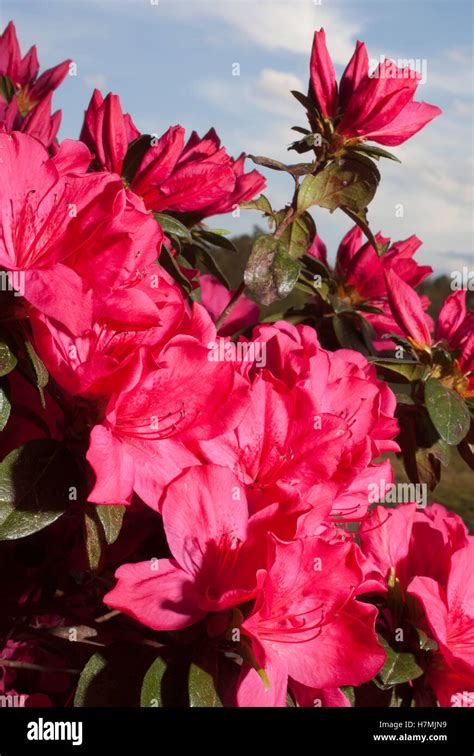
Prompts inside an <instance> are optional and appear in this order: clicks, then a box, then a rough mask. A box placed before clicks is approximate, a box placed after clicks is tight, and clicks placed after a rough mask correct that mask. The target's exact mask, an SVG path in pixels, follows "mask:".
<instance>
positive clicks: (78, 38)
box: [0, 0, 474, 272]
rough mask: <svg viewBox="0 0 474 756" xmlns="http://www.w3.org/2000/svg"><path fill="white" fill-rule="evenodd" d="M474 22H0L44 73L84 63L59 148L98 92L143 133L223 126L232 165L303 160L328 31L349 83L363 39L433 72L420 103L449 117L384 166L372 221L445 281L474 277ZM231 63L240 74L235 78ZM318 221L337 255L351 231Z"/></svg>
mask: <svg viewBox="0 0 474 756" xmlns="http://www.w3.org/2000/svg"><path fill="white" fill-rule="evenodd" d="M472 14H473V5H472V3H471V1H470V0H449V2H447V1H446V0H429V1H428V2H419V1H418V0H398V1H397V2H396V1H395V0H361V1H359V0H345V1H343V2H336V1H335V0H322V2H321V5H318V4H317V3H315V2H314V1H313V0H0V22H1V25H2V26H5V25H6V23H7V22H8V21H9V20H10V19H13V20H14V21H15V23H16V26H17V31H18V36H19V39H20V43H21V46H22V49H23V50H24V51H26V49H27V48H28V47H29V46H30V45H31V44H33V43H36V44H37V46H38V54H39V59H40V63H41V65H42V67H43V68H45V67H49V66H51V65H54V64H55V63H58V62H60V61H61V60H64V58H72V59H73V60H74V61H75V63H76V64H77V76H68V77H67V79H66V81H65V82H64V84H63V85H62V87H61V88H60V89H59V90H58V91H57V93H56V96H55V105H56V107H60V108H62V110H63V123H62V127H61V132H60V135H61V137H77V136H78V134H79V131H80V125H81V121H82V115H83V111H84V109H85V107H86V106H87V103H88V101H89V99H90V95H91V93H92V89H93V87H94V86H98V87H99V88H100V89H101V90H102V91H103V92H104V93H106V92H108V91H113V92H115V93H117V94H119V95H120V97H121V100H122V104H123V108H124V110H126V111H128V112H130V113H131V114H132V116H133V118H134V121H135V123H136V124H137V126H138V127H139V128H140V129H141V130H142V131H145V132H152V133H157V134H161V133H162V132H163V131H165V130H166V129H167V128H168V126H170V125H172V124H174V123H182V124H183V125H184V126H185V127H186V128H187V129H189V130H192V129H196V130H197V131H199V132H200V133H203V132H205V131H206V130H207V129H208V128H209V127H210V126H214V127H215V128H216V130H217V131H218V133H219V135H220V136H221V138H222V141H223V143H224V144H225V145H226V146H227V148H228V149H229V151H230V152H231V153H232V154H234V155H236V154H239V153H240V152H241V151H243V150H244V151H246V152H250V153H255V154H266V155H270V156H272V157H276V158H278V159H283V160H287V161H289V162H292V161H293V160H294V159H295V157H296V155H295V153H293V156H292V153H289V154H288V153H287V152H286V147H287V145H288V144H289V143H290V141H292V139H293V138H294V133H293V132H291V131H290V127H291V126H293V125H297V124H299V125H305V123H304V113H303V112H302V109H301V107H300V106H299V105H298V104H297V102H296V101H294V100H293V98H292V97H291V96H290V95H289V94H288V92H289V90H290V89H294V88H305V87H306V82H307V76H308V61H309V54H310V48H311V37H312V33H313V31H314V30H315V29H317V28H320V27H321V26H324V28H325V29H326V35H327V40H328V46H329V49H330V52H331V54H332V56H333V58H334V60H335V63H336V70H337V72H338V74H340V73H341V72H342V70H343V68H344V65H345V63H346V62H347V60H348V58H349V57H350V55H351V54H352V49H353V47H354V44H355V41H356V39H361V40H363V41H365V42H366V44H367V46H368V50H369V56H370V57H371V58H374V59H375V58H378V57H379V56H380V55H386V56H387V57H391V58H395V59H399V58H414V59H418V60H420V61H425V63H424V65H426V71H427V80H426V83H424V84H422V85H420V87H419V90H418V94H417V97H416V99H418V100H424V101H426V102H430V103H433V104H436V105H439V106H440V107H441V108H442V109H443V111H444V113H443V115H442V116H441V117H440V118H438V119H436V120H435V121H433V122H432V123H431V124H429V125H428V126H427V127H426V128H425V129H424V130H423V131H422V132H420V133H419V134H418V135H417V136H415V137H414V138H413V139H412V140H410V141H408V142H407V143H406V144H405V145H402V146H401V147H399V148H396V149H395V150H394V151H395V152H396V154H397V155H398V157H399V158H400V159H401V160H402V165H398V164H396V163H392V162H391V161H385V162H384V163H383V164H382V166H381V168H382V182H381V184H380V187H379V190H378V194H377V197H376V199H375V200H374V202H373V203H372V204H371V206H370V208H369V219H370V221H371V225H372V227H373V228H374V230H381V231H382V232H383V233H384V234H385V235H386V236H391V237H392V238H393V239H394V240H395V239H404V238H406V237H407V236H409V235H411V234H412V233H416V234H418V236H419V237H420V238H421V239H422V240H423V247H422V248H421V250H420V252H419V253H418V258H419V260H420V262H423V263H424V264H431V265H432V266H433V267H434V268H435V270H436V271H438V272H442V271H451V270H455V269H460V268H462V266H466V265H469V266H470V267H473V250H474V239H473V216H474V213H473V194H472V178H473V110H472V95H473V39H472ZM234 63H239V65H240V76H233V75H232V65H233V64H234ZM296 159H297V157H296ZM265 173H266V175H267V177H268V178H269V182H270V185H269V188H268V190H267V191H266V193H267V194H268V196H269V197H270V199H271V200H272V202H273V204H274V206H277V205H279V206H283V205H284V204H285V202H286V201H287V200H288V199H289V195H290V192H291V181H289V180H288V179H287V177H286V176H283V175H279V174H275V173H272V172H270V171H266V172H265ZM400 203H401V204H402V205H403V210H404V215H403V217H397V216H396V207H395V206H396V205H398V204H400ZM314 217H315V220H316V223H317V226H318V231H319V233H320V234H321V236H322V237H323V238H324V239H325V241H326V242H327V244H328V247H329V249H330V250H332V251H333V252H334V250H335V249H336V247H337V243H338V241H339V240H340V238H341V236H342V235H343V233H344V232H345V231H346V230H347V228H348V223H349V222H348V220H347V219H346V218H345V217H344V216H343V215H342V214H341V215H339V214H338V213H335V214H334V215H332V216H331V215H330V214H329V213H328V212H327V211H324V210H320V211H317V212H315V213H314ZM258 221H260V217H259V216H258V214H256V213H252V212H250V211H248V212H246V213H243V214H242V217H241V218H240V219H232V218H228V217H225V219H224V218H216V219H213V220H212V221H211V224H213V225H216V226H220V227H221V226H225V227H227V228H229V229H230V230H231V231H233V232H240V231H244V230H247V229H250V228H251V227H252V226H253V224H254V223H255V222H258Z"/></svg>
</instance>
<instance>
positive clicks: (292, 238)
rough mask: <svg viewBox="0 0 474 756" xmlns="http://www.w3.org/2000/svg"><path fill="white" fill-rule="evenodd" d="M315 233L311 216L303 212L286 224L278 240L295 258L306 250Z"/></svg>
mask: <svg viewBox="0 0 474 756" xmlns="http://www.w3.org/2000/svg"><path fill="white" fill-rule="evenodd" d="M277 222H279V221H277ZM315 235H316V226H315V223H314V220H313V218H312V217H311V215H310V214H309V213H303V215H300V216H299V217H298V218H297V219H296V220H294V221H293V223H290V225H289V226H287V228H286V229H285V231H284V232H283V234H282V235H281V237H280V241H282V242H283V243H284V244H285V246H286V248H287V250H288V254H289V255H290V257H292V258H293V259H294V260H297V259H299V258H300V257H302V256H303V255H304V254H305V253H306V252H307V251H308V249H309V247H310V246H311V242H312V241H313V239H314V237H315Z"/></svg>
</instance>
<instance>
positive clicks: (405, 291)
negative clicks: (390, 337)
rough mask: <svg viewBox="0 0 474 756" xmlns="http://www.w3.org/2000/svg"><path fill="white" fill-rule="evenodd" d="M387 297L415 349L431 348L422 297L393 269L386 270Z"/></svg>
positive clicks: (398, 323)
mask: <svg viewBox="0 0 474 756" xmlns="http://www.w3.org/2000/svg"><path fill="white" fill-rule="evenodd" d="M385 281H386V285H387V297H388V301H389V304H390V309H391V311H392V315H393V318H394V320H395V322H396V323H397V325H398V326H399V328H401V330H402V332H403V333H404V334H405V335H406V336H407V338H408V340H409V341H410V343H411V344H412V345H413V346H414V348H415V349H422V350H427V351H429V350H430V347H431V344H432V341H431V335H430V329H429V327H428V325H427V322H426V316H425V313H424V312H423V304H422V302H421V299H420V297H419V296H418V294H417V293H416V291H415V290H414V289H412V287H411V286H410V285H409V284H407V283H405V281H403V280H402V279H401V278H400V276H398V275H397V274H396V273H395V271H393V270H390V269H388V270H386V271H385Z"/></svg>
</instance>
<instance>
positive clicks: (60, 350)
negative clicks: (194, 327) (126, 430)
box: [31, 268, 190, 399]
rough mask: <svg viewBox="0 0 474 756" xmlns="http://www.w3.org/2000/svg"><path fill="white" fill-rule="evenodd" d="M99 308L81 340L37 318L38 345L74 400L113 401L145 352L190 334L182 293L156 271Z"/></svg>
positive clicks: (36, 315)
mask: <svg viewBox="0 0 474 756" xmlns="http://www.w3.org/2000/svg"><path fill="white" fill-rule="evenodd" d="M119 291H120V293H121V295H123V296H120V297H119V298H118V299H117V297H110V298H109V299H108V300H107V302H106V303H104V304H102V305H101V306H100V307H99V308H98V312H97V313H96V315H97V320H95V321H94V322H93V324H92V326H91V328H89V329H88V330H85V331H83V332H82V333H80V334H79V335H76V336H75V335H73V334H71V333H70V332H69V331H68V329H67V328H65V327H64V326H63V325H61V324H60V323H58V322H57V321H55V320H52V319H51V318H48V317H46V316H45V315H42V314H41V313H33V315H32V317H31V325H32V329H33V336H34V343H35V347H36V349H37V351H38V353H39V354H41V359H42V360H43V362H44V364H45V365H46V367H47V368H48V371H49V373H50V374H51V375H52V376H53V377H54V379H55V380H56V381H57V383H58V384H59V385H60V386H61V387H62V388H63V389H65V390H66V391H67V392H68V393H69V394H70V395H71V396H76V395H79V396H84V397H86V398H89V399H92V398H99V397H104V396H105V397H109V396H110V395H111V394H114V393H116V392H117V390H118V388H119V387H120V386H121V385H125V384H126V383H128V381H129V380H130V377H131V375H133V374H134V372H135V370H136V367H137V353H138V350H139V349H140V348H141V347H153V348H154V349H155V350H159V348H160V347H161V346H163V345H164V344H165V343H166V342H167V341H169V339H170V338H171V337H172V336H173V335H175V334H176V333H177V332H178V328H180V326H181V328H183V325H184V327H185V328H186V326H187V321H188V320H190V319H189V317H187V318H186V319H185V304H184V300H183V296H182V294H181V293H180V290H179V289H178V287H177V286H176V285H175V284H174V283H170V282H169V280H168V277H167V275H166V273H165V272H164V271H162V270H161V269H159V268H156V273H152V274H149V275H147V276H145V277H144V278H143V279H141V280H140V281H139V282H138V283H137V284H136V285H134V286H130V287H128V288H124V289H123V290H119Z"/></svg>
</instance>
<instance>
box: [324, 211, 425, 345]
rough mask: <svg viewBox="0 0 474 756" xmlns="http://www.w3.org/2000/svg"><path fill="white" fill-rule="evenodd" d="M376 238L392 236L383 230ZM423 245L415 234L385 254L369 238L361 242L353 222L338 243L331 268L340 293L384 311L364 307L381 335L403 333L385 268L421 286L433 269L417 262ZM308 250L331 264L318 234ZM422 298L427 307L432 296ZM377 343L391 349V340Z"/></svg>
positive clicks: (358, 303)
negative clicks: (390, 298) (334, 261)
mask: <svg viewBox="0 0 474 756" xmlns="http://www.w3.org/2000/svg"><path fill="white" fill-rule="evenodd" d="M375 238H376V240H377V242H378V243H379V244H386V243H387V242H390V239H387V238H384V237H383V236H382V235H381V234H376V237H375ZM420 245H421V241H420V239H418V237H417V236H415V235H413V236H410V237H409V238H408V239H405V240H404V241H398V242H394V243H393V244H392V245H391V246H390V247H389V248H388V250H387V251H386V252H385V254H383V255H382V256H379V255H378V254H377V252H376V251H375V249H374V248H373V246H372V245H371V244H370V243H369V242H366V243H365V244H362V231H361V230H360V228H359V227H358V226H353V228H352V229H351V230H350V231H348V233H347V234H346V235H345V236H344V238H343V239H342V241H341V243H340V245H339V248H338V251H337V256H336V263H335V266H334V270H330V274H331V276H332V277H333V278H334V279H335V280H336V282H337V286H338V288H337V296H338V297H339V298H340V299H342V300H346V301H347V302H348V303H349V304H350V305H351V306H352V307H355V308H358V307H359V306H361V305H362V306H367V305H369V306H370V307H376V308H377V309H378V310H381V311H382V312H380V313H371V312H365V311H363V312H362V311H361V313H362V314H363V316H364V318H365V319H366V320H368V321H369V323H371V325H372V326H373V328H374V330H375V334H376V336H377V337H379V339H380V337H382V336H383V335H384V334H387V333H394V334H398V335H400V336H402V335H404V331H402V329H401V328H400V327H399V325H398V324H397V322H396V320H395V319H394V317H393V315H392V312H391V310H390V305H389V302H388V296H387V285H386V280H385V275H384V274H385V271H389V270H390V271H394V272H395V273H396V274H397V275H398V276H399V277H400V278H401V279H402V280H403V281H405V283H407V284H409V285H410V286H412V287H415V286H418V285H419V284H420V283H421V282H422V281H424V280H425V278H426V277H427V276H428V275H429V274H430V273H431V272H432V268H431V267H429V266H427V265H424V266H421V265H418V263H417V262H416V261H415V260H414V259H413V255H414V254H415V252H416V251H417V249H418V248H419V247H420ZM309 253H310V254H311V255H312V256H313V257H316V259H319V260H321V262H323V263H324V264H325V265H326V266H327V267H328V268H329V266H328V263H327V259H326V247H325V245H324V243H323V242H322V240H321V239H320V238H319V236H316V237H315V240H314V241H313V244H312V247H311V248H310V250H309ZM421 302H422V305H423V309H426V307H427V306H428V305H429V300H428V299H427V298H426V297H422V298H421ZM424 317H425V320H426V322H427V325H428V326H430V327H431V326H432V320H431V318H430V317H429V316H428V315H426V314H425V316H424ZM375 345H376V347H377V348H380V349H388V348H390V346H391V343H389V342H387V341H385V340H377V341H376V342H375Z"/></svg>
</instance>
